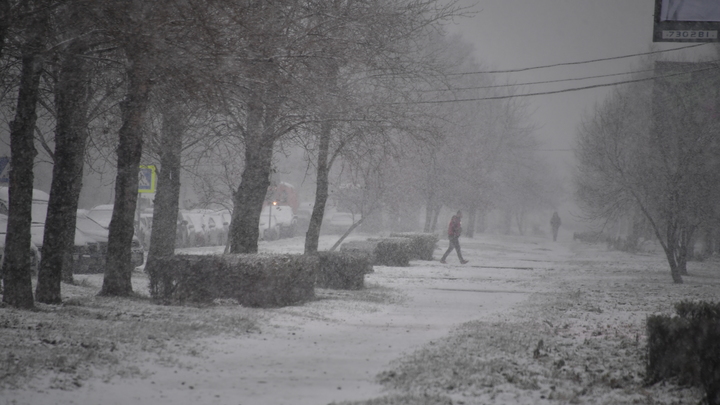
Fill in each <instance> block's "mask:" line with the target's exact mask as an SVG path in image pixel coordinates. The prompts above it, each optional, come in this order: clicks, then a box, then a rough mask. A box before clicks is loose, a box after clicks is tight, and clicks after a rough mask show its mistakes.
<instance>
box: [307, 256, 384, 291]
mask: <svg viewBox="0 0 720 405" xmlns="http://www.w3.org/2000/svg"><path fill="white" fill-rule="evenodd" d="M317 257H318V259H319V264H318V271H317V273H316V278H315V286H316V287H319V288H331V289H338V290H360V289H362V288H363V287H365V274H367V273H372V272H373V267H372V257H371V256H370V255H368V254H366V253H362V252H350V251H345V252H342V251H341V252H318V253H317Z"/></svg>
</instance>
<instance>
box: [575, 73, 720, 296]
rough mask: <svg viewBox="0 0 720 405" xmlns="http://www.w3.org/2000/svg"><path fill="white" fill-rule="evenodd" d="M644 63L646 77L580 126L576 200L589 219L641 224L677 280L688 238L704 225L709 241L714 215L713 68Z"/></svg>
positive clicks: (717, 83) (716, 96) (717, 80)
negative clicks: (650, 69) (650, 66)
mask: <svg viewBox="0 0 720 405" xmlns="http://www.w3.org/2000/svg"><path fill="white" fill-rule="evenodd" d="M648 63H649V64H654V66H655V69H654V72H653V73H652V75H645V76H639V77H638V78H637V79H638V80H639V81H638V82H636V83H633V84H631V85H628V86H626V87H623V88H618V89H617V90H616V91H615V92H614V93H613V94H612V95H611V96H610V97H609V98H608V99H607V100H606V101H605V102H604V103H603V104H602V105H600V106H598V107H597V109H596V110H595V112H594V113H593V114H591V115H590V116H588V117H587V118H586V119H585V120H584V122H583V124H582V126H581V127H580V130H579V134H578V148H577V158H578V164H579V173H578V175H577V177H576V184H577V197H578V200H579V201H580V203H581V204H582V206H583V209H584V211H585V212H586V213H587V214H588V217H589V218H591V219H595V220H604V221H630V222H634V223H635V224H636V225H637V226H640V225H641V224H643V223H644V224H647V225H648V226H649V229H650V230H651V233H652V234H653V235H654V236H655V237H656V238H657V240H659V242H660V244H661V245H662V248H663V250H664V252H665V255H666V257H667V260H668V263H669V265H670V272H671V275H672V279H673V281H674V282H676V283H682V281H683V278H682V276H683V275H684V274H687V260H688V258H689V257H690V255H691V254H692V249H693V240H694V239H695V238H696V237H697V234H698V232H699V231H703V230H704V236H705V244H706V245H707V246H711V245H712V244H713V243H715V242H713V239H714V238H713V237H712V236H713V234H717V224H718V219H719V218H720V217H719V215H720V210H719V208H720V195H719V194H718V189H719V187H718V186H719V185H720V159H719V158H718V156H720V142H719V141H718V139H719V138H718V131H719V130H720V126H719V125H720V121H719V120H718V117H719V115H718V114H719V112H720V70H719V69H718V65H717V64H716V63H682V62H659V61H658V62H652V61H651V62H648ZM638 214H639V215H640V216H641V217H642V218H643V219H644V220H643V221H637V220H634V221H633V216H635V215H638ZM633 233H634V234H635V235H638V234H640V232H637V231H635V232H633V231H632V230H631V234H633Z"/></svg>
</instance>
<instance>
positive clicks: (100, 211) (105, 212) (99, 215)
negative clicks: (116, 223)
mask: <svg viewBox="0 0 720 405" xmlns="http://www.w3.org/2000/svg"><path fill="white" fill-rule="evenodd" d="M113 208H114V206H113V204H104V205H98V206H96V207H93V208H92V209H90V210H89V211H88V212H87V216H88V217H89V218H90V219H92V220H93V221H95V222H97V223H98V224H100V225H101V226H102V227H103V228H106V229H109V228H110V220H111V219H112V213H113Z"/></svg>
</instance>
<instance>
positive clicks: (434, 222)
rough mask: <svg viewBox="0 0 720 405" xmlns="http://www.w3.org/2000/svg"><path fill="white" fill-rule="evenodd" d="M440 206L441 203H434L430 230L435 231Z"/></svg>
mask: <svg viewBox="0 0 720 405" xmlns="http://www.w3.org/2000/svg"><path fill="white" fill-rule="evenodd" d="M441 208H442V205H436V206H435V207H433V211H434V212H433V222H432V229H431V231H432V232H435V231H436V230H437V224H438V217H439V216H440V209H441Z"/></svg>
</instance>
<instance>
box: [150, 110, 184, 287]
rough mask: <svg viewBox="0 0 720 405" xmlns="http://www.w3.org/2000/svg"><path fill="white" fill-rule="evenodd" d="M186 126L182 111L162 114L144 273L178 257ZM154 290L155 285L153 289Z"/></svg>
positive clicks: (152, 270)
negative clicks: (156, 175)
mask: <svg viewBox="0 0 720 405" xmlns="http://www.w3.org/2000/svg"><path fill="white" fill-rule="evenodd" d="M184 132H185V126H184V122H183V118H182V111H181V110H179V109H177V107H176V106H174V105H168V106H166V108H165V111H163V126H162V133H161V139H160V170H159V171H158V182H157V192H156V193H155V209H154V210H153V226H152V233H151V234H150V249H149V251H148V257H147V263H146V265H145V271H146V272H147V273H148V274H153V272H154V271H156V267H157V260H158V258H161V257H167V256H172V255H174V254H175V241H176V235H177V227H178V226H177V220H178V210H179V208H180V157H181V154H182V141H183V134H184ZM150 289H151V290H153V289H154V286H150Z"/></svg>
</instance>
